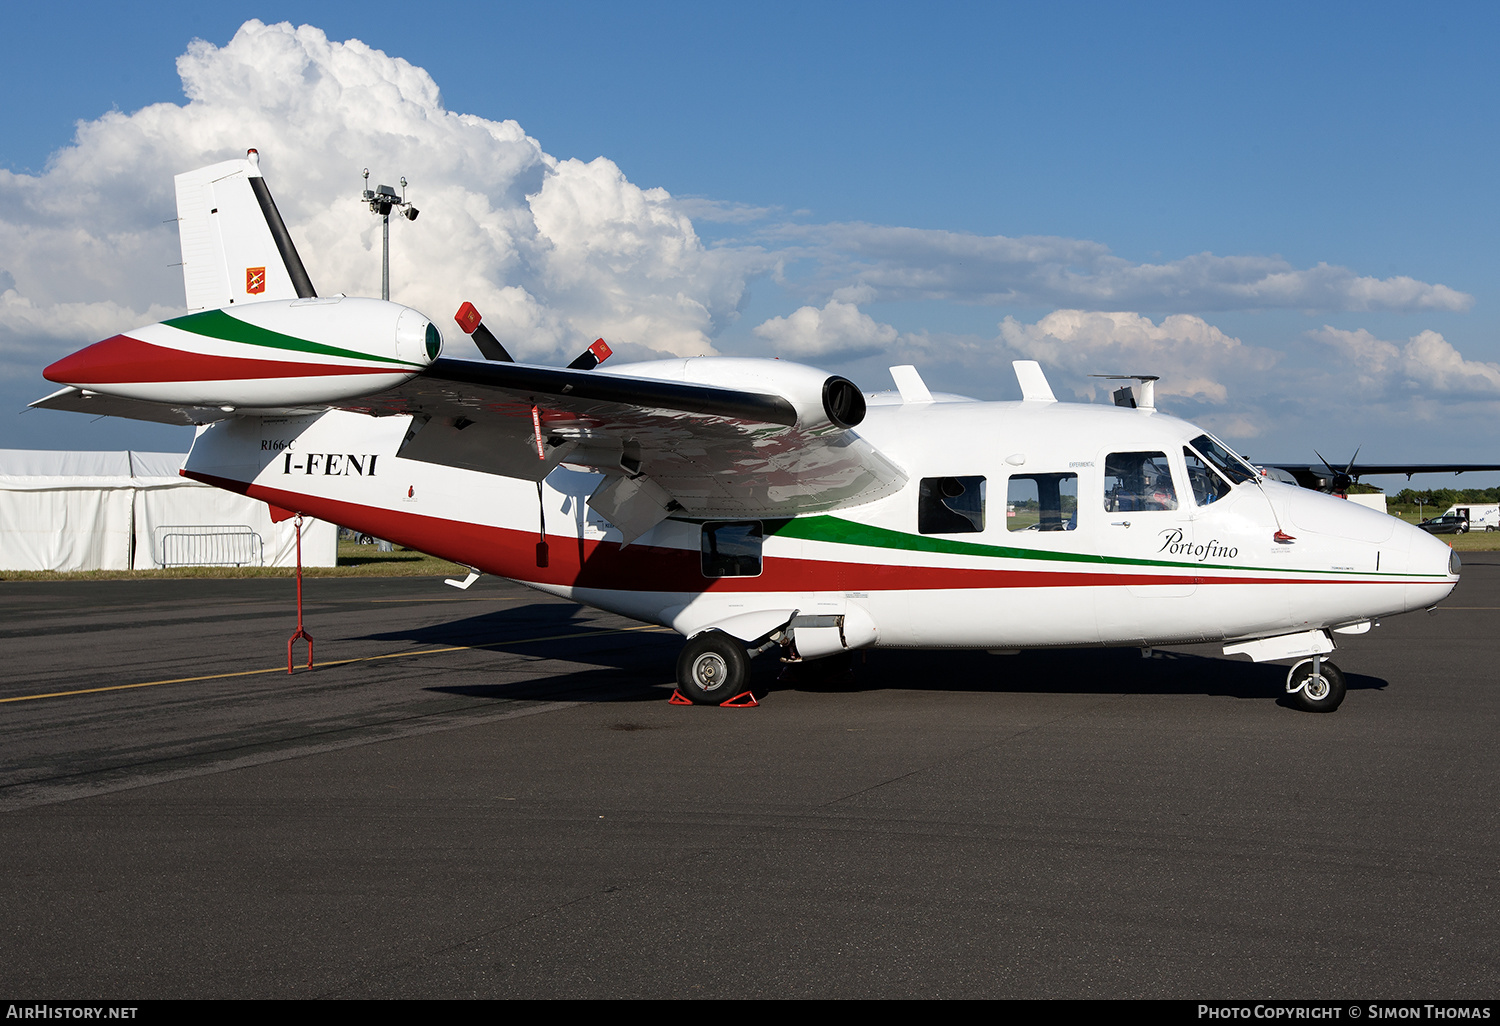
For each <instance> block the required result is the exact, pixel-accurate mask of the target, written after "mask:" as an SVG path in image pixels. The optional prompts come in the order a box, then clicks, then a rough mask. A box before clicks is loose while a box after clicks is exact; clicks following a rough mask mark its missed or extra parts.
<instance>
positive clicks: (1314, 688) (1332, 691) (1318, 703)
mask: <svg viewBox="0 0 1500 1026" xmlns="http://www.w3.org/2000/svg"><path fill="white" fill-rule="evenodd" d="M1286 693H1287V694H1288V695H1290V696H1291V699H1292V704H1293V705H1295V706H1296V707H1297V708H1298V709H1301V710H1302V711H1303V712H1317V713H1326V712H1333V711H1334V710H1335V709H1337V708H1338V707H1339V703H1340V702H1342V701H1343V700H1344V673H1343V671H1342V670H1340V669H1339V668H1338V667H1337V666H1334V665H1333V664H1332V663H1330V662H1329V661H1328V660H1326V659H1324V658H1323V657H1322V656H1313V657H1312V658H1311V659H1304V660H1302V661H1301V662H1300V663H1298V664H1297V665H1296V666H1293V667H1292V669H1291V672H1290V673H1288V674H1287V675H1286Z"/></svg>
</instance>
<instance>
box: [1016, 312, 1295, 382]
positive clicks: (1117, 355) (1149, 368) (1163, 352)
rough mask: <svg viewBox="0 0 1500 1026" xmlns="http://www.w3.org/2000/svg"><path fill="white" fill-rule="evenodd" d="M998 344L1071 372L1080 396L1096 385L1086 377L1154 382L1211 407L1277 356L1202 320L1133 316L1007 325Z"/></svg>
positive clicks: (1056, 316)
mask: <svg viewBox="0 0 1500 1026" xmlns="http://www.w3.org/2000/svg"><path fill="white" fill-rule="evenodd" d="M1000 340H1001V341H1002V342H1003V343H1004V344H1005V345H1006V346H1008V347H1009V348H1010V349H1012V350H1014V351H1015V352H1017V353H1020V354H1021V355H1023V356H1027V357H1030V358H1031V359H1034V360H1038V361H1040V362H1041V363H1043V364H1044V365H1051V366H1055V367H1058V368H1061V369H1063V370H1064V371H1067V372H1070V373H1071V374H1072V375H1074V377H1075V379H1077V383H1076V385H1075V388H1076V390H1077V391H1079V393H1080V394H1092V392H1093V391H1094V389H1095V388H1097V387H1098V386H1097V385H1094V384H1089V383H1087V381H1086V379H1084V378H1083V376H1085V375H1088V374H1156V375H1159V376H1160V378H1161V380H1160V381H1159V382H1157V385H1156V391H1157V394H1158V395H1162V396H1180V397H1183V398H1190V399H1197V400H1200V401H1205V402H1211V403H1222V402H1224V401H1225V400H1226V399H1228V397H1229V390H1228V388H1227V387H1226V385H1225V384H1224V382H1225V381H1228V380H1231V379H1233V378H1234V377H1235V376H1236V375H1238V374H1243V373H1246V372H1258V371H1264V370H1266V369H1268V368H1269V367H1270V366H1271V365H1272V364H1273V363H1274V362H1275V359H1276V354H1274V353H1271V352H1269V351H1267V350H1263V349H1256V348H1254V347H1251V346H1247V345H1245V344H1244V343H1242V342H1241V341H1240V340H1239V339H1237V338H1234V337H1232V336H1229V335H1226V334H1224V333H1223V332H1222V331H1220V330H1219V329H1218V328H1216V327H1214V326H1213V325H1212V324H1209V323H1208V322H1207V321H1205V320H1203V319H1202V318H1201V317H1195V316H1193V315H1191V314H1174V315H1172V316H1170V317H1164V318H1162V320H1161V322H1160V323H1159V324H1158V323H1156V322H1153V321H1152V320H1151V319H1150V318H1149V317H1144V316H1142V315H1141V314H1138V313H1132V312H1114V313H1098V312H1093V311H1088V310H1055V311H1053V312H1052V313H1050V314H1048V315H1047V316H1046V317H1043V318H1042V319H1041V320H1039V321H1037V322H1036V323H1035V324H1022V323H1021V322H1019V321H1017V320H1016V319H1015V318H1013V317H1007V318H1005V320H1004V321H1002V322H1001V323H1000Z"/></svg>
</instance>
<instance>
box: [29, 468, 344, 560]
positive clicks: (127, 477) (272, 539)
mask: <svg viewBox="0 0 1500 1026" xmlns="http://www.w3.org/2000/svg"><path fill="white" fill-rule="evenodd" d="M186 459H187V457H186V455H185V454H182V453H174V452H53V451H48V450H28V449H0V570H125V569H131V568H134V569H137V570H147V569H151V568H153V567H160V566H201V565H226V566H227V565H242V566H292V565H294V564H295V562H296V533H295V527H294V522H293V521H291V520H284V521H282V522H281V523H279V524H273V523H271V515H270V509H269V508H268V507H267V506H266V504H265V503H264V502H260V501H259V500H256V499H249V498H246V497H245V496H243V495H236V494H235V493H233V492H226V491H223V490H222V489H218V488H213V487H211V486H209V485H205V484H200V483H199V482H197V481H190V480H188V479H187V478H185V477H181V476H179V475H178V473H177V471H178V470H179V469H180V468H181V467H182V464H183V461H184V460H186ZM337 562H338V528H337V527H336V526H335V525H333V524H327V523H323V522H321V521H318V520H311V519H307V520H304V521H303V523H302V564H303V565H304V566H334V565H336V564H337Z"/></svg>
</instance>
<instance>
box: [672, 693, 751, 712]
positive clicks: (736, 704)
mask: <svg viewBox="0 0 1500 1026" xmlns="http://www.w3.org/2000/svg"><path fill="white" fill-rule="evenodd" d="M667 704H668V705H693V704H695V703H694V702H693V700H692V699H690V698H686V697H684V696H683V694H682V692H681V691H678V690H677V689H676V688H673V689H672V697H671V698H669V699H667ZM758 705H760V703H759V702H757V701H756V700H755V692H753V691H742V692H740V693H739V694H738V695H735V696H734V697H733V698H730V699H726V700H725V701H722V702H720V703H719V708H720V709H753V708H755V707H756V706H758Z"/></svg>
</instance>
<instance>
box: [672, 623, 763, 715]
mask: <svg viewBox="0 0 1500 1026" xmlns="http://www.w3.org/2000/svg"><path fill="white" fill-rule="evenodd" d="M749 686H750V654H749V653H748V652H746V651H745V646H744V645H742V644H740V642H739V640H738V639H736V638H733V637H731V636H730V635H728V634H725V633H724V632H723V631H704V632H703V633H702V634H695V635H693V636H692V637H691V638H689V639H688V642H687V644H686V645H684V646H683V647H682V655H680V656H678V657H677V690H678V691H681V692H682V693H683V695H685V696H686V697H687V698H689V699H691V700H692V701H693V702H694V703H696V704H698V705H718V704H719V703H721V702H727V701H728V700H729V699H731V698H733V697H735V696H736V695H739V694H742V693H744V691H745V689H746V688H748V687H749Z"/></svg>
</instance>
